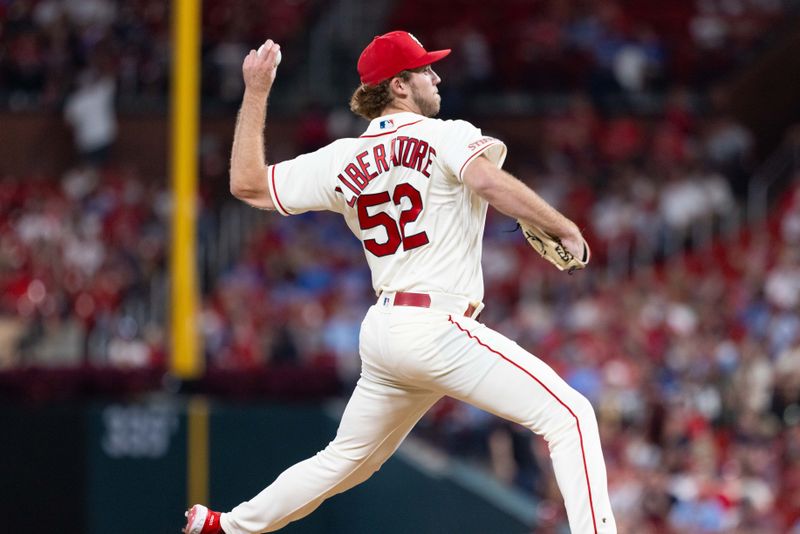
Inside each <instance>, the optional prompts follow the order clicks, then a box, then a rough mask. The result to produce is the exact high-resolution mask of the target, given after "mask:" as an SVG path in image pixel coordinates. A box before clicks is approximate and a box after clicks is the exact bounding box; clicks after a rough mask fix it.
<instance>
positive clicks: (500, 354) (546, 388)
mask: <svg viewBox="0 0 800 534" xmlns="http://www.w3.org/2000/svg"><path fill="white" fill-rule="evenodd" d="M447 320H448V321H450V322H451V323H452V324H454V325H455V326H456V328H458V329H459V330H461V331H462V332H464V333H465V334H467V337H469V338H470V339H474V340H475V341H476V342H477V343H478V345H480V346H481V347H483V348H485V349H487V350H488V351H489V352H493V353H494V354H497V355H498V356H500V357H501V358H503V359H504V360H505V361H507V362H508V363H510V364H511V365H513V366H514V367H516V368H517V369H519V370H520V371H522V372H523V373H525V374H526V375H528V376H529V377H531V378H533V379H534V380H535V381H536V382H538V384H539V385H540V386H542V387H543V388H544V390H545V391H547V392H548V393H549V394H550V395H551V396H552V397H553V398H554V399H556V400H557V401H558V403H559V404H560V405H561V406H563V407H564V408H566V410H567V411H568V412H569V414H570V415H571V416H572V417H573V419H575V426H577V427H578V439H579V441H580V443H581V456H582V458H583V474H584V475H585V476H586V486H587V488H588V489H589V508H590V509H591V511H592V524H593V525H594V531H595V534H597V519H595V515H594V502H593V500H592V485H591V484H590V483H589V468H588V467H587V466H586V451H585V450H584V448H583V433H582V432H581V422H580V420H578V416H577V415H575V412H573V411H572V410H571V409H570V407H569V406H567V405H566V404H564V401H562V400H561V399H560V398H558V395H556V394H555V393H553V392H552V391H550V388H548V387H547V386H545V385H544V384H543V383H542V381H541V380H539V379H538V378H536V377H535V376H533V374H531V373H530V372H529V371H528V370H527V369H525V368H523V367H522V366H520V365H519V364H517V363H515V362H514V361H513V360H511V359H510V358H508V357H507V356H506V355H505V354H503V353H501V352H498V351H496V350H494V349H493V348H491V347H490V346H489V345H487V344H486V343H484V342H483V341H481V340H480V339H479V338H478V337H476V336H473V335H472V333H471V332H469V331H468V330H464V329H463V328H461V325H460V324H458V323H457V322H455V321H454V320H453V316H452V315H449V316H448V317H447Z"/></svg>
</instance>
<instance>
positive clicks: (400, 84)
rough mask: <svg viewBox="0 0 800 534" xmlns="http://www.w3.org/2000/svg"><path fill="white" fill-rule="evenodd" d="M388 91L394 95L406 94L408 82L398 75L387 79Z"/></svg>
mask: <svg viewBox="0 0 800 534" xmlns="http://www.w3.org/2000/svg"><path fill="white" fill-rule="evenodd" d="M389 91H391V93H392V94H393V95H396V96H405V95H406V94H408V83H407V82H406V80H404V79H403V78H401V77H400V76H395V77H394V78H392V79H391V80H389Z"/></svg>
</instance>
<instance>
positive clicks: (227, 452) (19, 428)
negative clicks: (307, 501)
mask: <svg viewBox="0 0 800 534" xmlns="http://www.w3.org/2000/svg"><path fill="white" fill-rule="evenodd" d="M0 424H2V425H3V427H2V428H3V429H4V431H3V433H2V434H1V435H2V439H0V458H3V462H2V464H1V467H0V517H3V518H5V520H6V521H7V522H6V523H5V525H4V526H8V527H9V528H8V530H7V531H8V532H25V533H26V534H38V533H42V534H45V533H47V534H50V533H53V532H58V533H59V534H73V533H74V534H79V533H80V534H143V533H147V534H161V533H164V534H176V533H177V532H179V531H180V528H181V526H182V519H183V510H184V509H185V505H186V446H187V440H186V410H185V404H184V403H183V402H176V401H159V402H153V403H149V404H124V405H123V404H94V405H87V406H79V405H73V406H67V407H64V406H60V407H58V406H46V407H42V406H39V407H35V408H31V407H27V408H26V407H21V406H11V405H6V406H4V407H2V408H0ZM335 430H336V421H334V420H332V419H331V418H329V417H328V416H326V415H325V414H324V412H323V411H322V409H320V408H319V407H318V406H298V405H293V406H286V405H271V404H262V405H251V404H248V405H244V404H242V405H237V404H230V403H212V405H211V416H210V488H209V491H210V499H211V505H212V507H214V508H216V509H221V510H227V509H230V508H231V507H233V506H235V505H236V504H238V503H239V502H241V501H242V500H245V499H247V498H249V497H251V496H253V495H255V494H256V493H257V492H259V491H260V490H261V489H263V488H264V486H266V485H267V484H268V483H269V482H270V481H271V480H272V479H274V478H275V477H276V476H277V475H278V474H279V473H280V472H281V471H282V470H283V469H285V468H286V467H288V466H289V465H291V464H292V463H294V462H297V461H299V460H302V459H305V458H307V457H308V456H310V455H312V454H314V453H315V452H317V451H318V450H319V449H321V448H323V447H324V446H325V445H326V444H327V443H328V441H329V440H330V439H331V438H332V437H333V436H334V434H335ZM65 518H68V519H65ZM2 530H3V531H6V530H5V528H4V529H2ZM282 532H286V533H287V534H360V533H363V534H401V533H402V534H410V533H413V534H428V533H430V534H450V533H454V534H519V533H522V532H526V529H525V528H524V526H523V525H521V524H520V523H518V522H517V521H515V520H514V519H512V518H510V517H508V516H507V515H505V514H503V513H502V512H500V511H498V510H497V509H495V508H494V507H492V506H491V505H489V504H487V503H486V502H485V501H483V500H481V499H479V498H478V497H476V496H474V495H473V494H472V493H469V492H467V491H466V490H463V489H462V488H460V487H458V486H456V485H454V484H452V483H450V482H449V481H447V480H440V479H432V478H430V477H427V476H425V475H423V474H422V473H420V472H418V471H416V470H414V469H412V468H410V467H409V466H407V465H406V464H405V463H403V462H401V461H399V460H395V459H392V460H390V461H389V462H388V463H387V464H386V465H385V466H384V467H383V468H382V469H381V471H380V472H379V473H378V474H376V475H375V476H373V477H372V478H371V479H370V480H368V481H367V482H366V483H364V484H363V485H361V486H359V487H357V488H355V489H353V490H351V491H349V492H347V493H345V494H343V495H338V496H336V497H334V498H332V499H330V500H329V501H327V502H326V503H324V504H323V505H322V506H321V507H320V508H319V509H318V510H317V511H316V512H315V513H314V514H312V515H311V516H309V517H307V518H305V519H303V520H301V521H298V522H297V523H294V524H291V525H289V526H288V527H287V528H286V529H284V530H283V531H282Z"/></svg>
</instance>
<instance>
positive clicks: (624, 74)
mask: <svg viewBox="0 0 800 534" xmlns="http://www.w3.org/2000/svg"><path fill="white" fill-rule="evenodd" d="M788 8H789V3H788V2H783V1H781V0H677V1H673V2H669V3H653V2H646V3H645V2H637V1H636V0H615V1H611V2H609V1H595V0H536V1H530V0H509V1H504V2H498V3H486V2H474V1H471V0H460V1H454V2H446V3H438V4H429V3H428V2H425V0H406V1H404V2H398V3H397V4H396V7H395V10H394V13H393V15H392V17H391V18H390V20H391V21H392V24H391V25H392V26H395V27H399V28H412V29H413V30H412V31H415V32H418V33H419V36H420V37H421V38H424V40H425V41H426V42H427V41H431V42H432V43H434V44H435V46H436V47H441V48H454V49H455V56H456V59H455V60H453V61H451V62H449V63H448V64H447V65H445V64H443V65H442V68H443V69H445V73H446V74H447V75H448V78H449V79H451V80H453V81H454V83H455V85H456V86H457V87H458V88H459V89H462V88H471V89H473V90H474V89H481V88H484V87H486V86H489V87H499V88H503V89H507V88H517V89H522V90H526V91H530V90H533V91H565V90H570V89H573V88H576V87H581V88H588V89H589V91H590V92H591V93H592V94H594V95H597V96H600V95H603V94H608V93H615V92H619V91H623V92H630V93H640V92H643V91H648V90H659V89H661V90H663V89H664V88H665V87H666V86H667V85H668V84H671V83H683V84H690V85H692V86H695V87H705V86H707V85H709V84H711V83H713V82H715V81H718V80H719V79H720V77H721V76H722V75H724V74H727V73H729V72H730V69H731V68H733V67H735V66H737V65H740V64H741V63H742V62H745V61H747V60H748V59H749V58H751V57H752V54H753V53H754V52H755V51H757V49H758V46H759V45H760V44H761V43H763V42H764V40H765V39H767V38H768V37H769V36H770V34H769V32H768V31H765V30H767V29H768V28H772V27H774V26H775V24H776V22H779V21H780V20H781V17H782V16H783V15H784V13H785V11H786V10H787V9H788ZM419 13H425V17H419Z"/></svg>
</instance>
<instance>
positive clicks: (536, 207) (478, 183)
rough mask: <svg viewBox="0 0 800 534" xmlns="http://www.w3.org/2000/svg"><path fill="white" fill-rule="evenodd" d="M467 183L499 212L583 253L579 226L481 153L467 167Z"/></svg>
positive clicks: (569, 248) (464, 176)
mask: <svg viewBox="0 0 800 534" xmlns="http://www.w3.org/2000/svg"><path fill="white" fill-rule="evenodd" d="M463 180H464V183H465V184H466V185H467V187H469V188H470V189H472V190H473V191H475V193H477V194H478V195H480V196H481V197H483V198H484V199H486V201H487V202H488V203H489V204H491V205H492V206H494V207H495V208H496V209H497V210H498V211H500V212H502V213H504V214H506V215H508V216H509V217H513V218H514V219H518V220H521V221H523V222H525V223H529V224H533V225H536V226H538V227H539V228H541V229H542V230H544V231H545V232H547V233H549V234H552V235H554V236H557V237H559V238H560V239H561V242H562V243H563V244H564V246H565V247H567V250H569V251H570V252H572V253H573V254H576V255H580V254H583V243H584V241H583V236H581V232H580V230H579V229H578V226H577V225H576V224H575V223H574V222H572V221H571V220H569V219H568V218H567V217H565V216H564V215H562V214H561V213H560V212H559V211H558V210H556V209H555V208H554V207H552V206H551V205H550V204H548V203H547V201H545V200H544V199H543V198H542V197H540V196H539V195H538V194H537V193H536V192H535V191H534V190H533V189H531V188H530V187H528V186H526V185H525V184H524V183H522V182H521V181H519V180H518V179H517V178H515V177H514V176H512V175H511V174H509V173H507V172H506V171H504V170H502V169H500V168H498V167H497V165H495V164H494V163H492V162H491V161H489V160H488V159H487V158H485V157H483V156H481V157H477V158H475V159H474V160H473V161H472V162H470V164H469V166H468V167H467V168H466V169H464V173H463Z"/></svg>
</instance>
